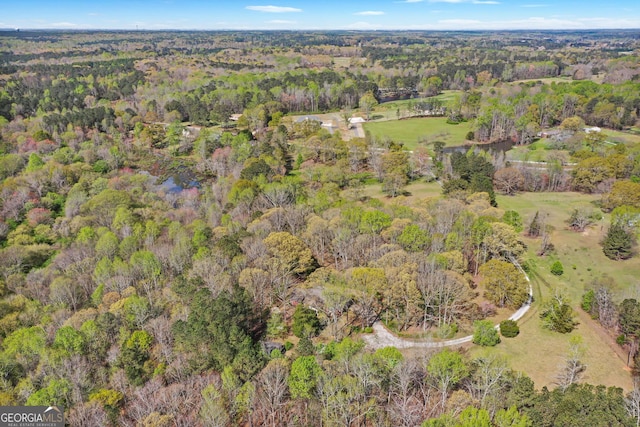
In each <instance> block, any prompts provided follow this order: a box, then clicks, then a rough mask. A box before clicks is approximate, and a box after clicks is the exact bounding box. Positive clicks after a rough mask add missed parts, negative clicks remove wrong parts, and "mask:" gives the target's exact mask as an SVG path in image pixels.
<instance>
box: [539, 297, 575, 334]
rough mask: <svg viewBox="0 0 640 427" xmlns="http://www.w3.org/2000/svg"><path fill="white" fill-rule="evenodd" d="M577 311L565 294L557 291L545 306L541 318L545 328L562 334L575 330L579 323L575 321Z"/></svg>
mask: <svg viewBox="0 0 640 427" xmlns="http://www.w3.org/2000/svg"><path fill="white" fill-rule="evenodd" d="M575 316H576V315H575V312H574V311H573V308H571V304H570V303H569V301H568V300H567V298H566V297H565V296H563V295H562V294H560V293H556V295H554V296H553V297H552V298H551V299H549V300H548V301H547V302H546V303H545V304H544V306H543V310H542V313H540V318H542V324H543V326H544V327H545V328H547V329H550V330H552V331H555V332H560V333H561V334H566V333H568V332H571V331H573V329H574V328H575V327H576V326H577V325H578V323H577V322H576V321H575Z"/></svg>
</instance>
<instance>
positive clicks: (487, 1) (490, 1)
mask: <svg viewBox="0 0 640 427" xmlns="http://www.w3.org/2000/svg"><path fill="white" fill-rule="evenodd" d="M471 3H473V4H500V2H499V1H494V0H473V1H472V2H471Z"/></svg>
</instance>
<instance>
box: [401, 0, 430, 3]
mask: <svg viewBox="0 0 640 427" xmlns="http://www.w3.org/2000/svg"><path fill="white" fill-rule="evenodd" d="M423 1H424V0H404V1H397V2H396V3H422V2H423Z"/></svg>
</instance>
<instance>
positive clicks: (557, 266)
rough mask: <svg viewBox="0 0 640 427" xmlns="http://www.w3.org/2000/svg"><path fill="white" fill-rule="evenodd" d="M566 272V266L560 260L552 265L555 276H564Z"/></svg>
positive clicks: (552, 272)
mask: <svg viewBox="0 0 640 427" xmlns="http://www.w3.org/2000/svg"><path fill="white" fill-rule="evenodd" d="M563 273H564V267H563V266H562V263H561V262H560V261H556V262H554V263H553V264H552V265H551V274H553V275H555V276H562V274H563Z"/></svg>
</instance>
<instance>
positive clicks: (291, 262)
mask: <svg viewBox="0 0 640 427" xmlns="http://www.w3.org/2000/svg"><path fill="white" fill-rule="evenodd" d="M264 244H265V246H266V247H267V249H268V251H269V253H270V255H271V256H273V257H275V258H277V259H279V260H281V261H283V263H284V264H285V265H286V266H288V267H289V268H290V269H291V271H292V272H294V273H296V274H299V275H305V274H308V273H310V272H312V271H313V269H314V268H315V266H316V260H315V259H314V258H313V254H312V253H311V249H309V247H307V245H306V244H305V243H304V242H303V241H302V240H300V239H299V238H298V237H296V236H294V235H292V234H291V233H288V232H286V231H279V232H274V233H271V234H269V235H268V236H267V237H266V238H265V239H264Z"/></svg>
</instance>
